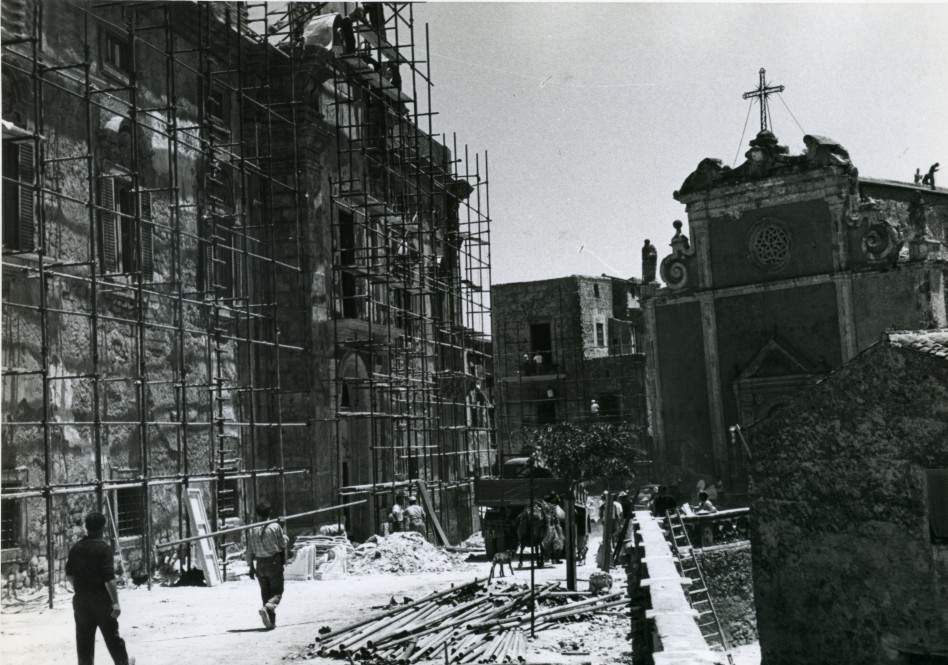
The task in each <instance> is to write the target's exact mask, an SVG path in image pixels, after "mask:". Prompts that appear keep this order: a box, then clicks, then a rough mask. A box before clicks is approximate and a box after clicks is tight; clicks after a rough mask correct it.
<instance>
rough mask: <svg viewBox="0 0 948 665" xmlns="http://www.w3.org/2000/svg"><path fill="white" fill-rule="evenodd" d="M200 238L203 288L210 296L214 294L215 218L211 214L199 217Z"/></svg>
mask: <svg viewBox="0 0 948 665" xmlns="http://www.w3.org/2000/svg"><path fill="white" fill-rule="evenodd" d="M199 220H200V221H199V224H200V233H199V234H198V235H199V237H200V244H199V249H200V252H201V257H200V262H201V264H202V265H201V280H202V281H201V287H202V288H203V290H204V291H205V292H206V293H207V294H208V295H212V294H213V293H214V243H213V240H212V236H213V235H214V217H213V215H212V214H210V213H203V212H202V214H200V215H199Z"/></svg>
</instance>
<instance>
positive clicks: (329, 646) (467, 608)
mask: <svg viewBox="0 0 948 665" xmlns="http://www.w3.org/2000/svg"><path fill="white" fill-rule="evenodd" d="M559 584H560V583H559V582H551V583H550V584H547V585H545V586H542V587H537V588H536V590H535V592H534V594H533V604H535V605H536V607H535V610H534V621H535V626H536V630H543V629H544V628H548V627H550V626H553V625H555V624H557V623H559V622H562V621H571V620H576V619H578V618H579V617H580V616H584V615H585V616H588V615H589V614H592V613H595V612H601V611H603V610H609V609H617V608H619V607H627V606H628V603H629V599H628V598H627V597H626V595H625V592H624V591H619V592H616V593H611V594H608V595H605V596H595V597H589V594H588V593H582V592H581V593H576V592H568V591H562V590H559ZM575 598H579V600H576V601H574V600H573V599H575ZM531 604H532V603H531V591H530V588H529V586H527V585H525V584H516V583H513V584H499V585H491V586H488V585H487V584H486V583H485V580H483V579H480V580H474V581H473V582H471V583H469V584H465V585H462V586H459V587H456V588H451V589H448V590H447V591H440V592H437V593H433V594H431V595H429V596H426V597H425V598H422V599H421V600H416V601H410V600H409V599H407V598H406V599H405V602H404V604H398V603H397V602H396V601H395V599H394V598H393V599H392V603H391V605H392V607H391V608H390V609H388V610H386V611H384V612H382V613H381V614H376V615H375V616H372V617H369V618H367V619H363V620H362V621H359V622H357V623H354V624H350V625H348V626H345V627H344V628H340V629H338V630H331V629H330V628H329V627H324V628H322V629H320V635H319V636H318V637H317V640H316V642H315V643H314V644H312V645H310V647H309V649H308V653H307V657H315V656H320V657H335V658H340V659H345V660H348V661H349V662H350V663H353V662H354V661H356V660H359V661H362V662H363V663H364V664H365V665H394V664H396V663H399V664H401V663H415V662H418V661H420V660H430V659H434V658H437V659H441V658H442V656H443V657H444V659H445V660H446V661H447V662H451V663H488V662H490V663H518V662H520V663H522V662H524V661H525V659H526V649H527V636H526V635H527V632H529V629H530V608H531Z"/></svg>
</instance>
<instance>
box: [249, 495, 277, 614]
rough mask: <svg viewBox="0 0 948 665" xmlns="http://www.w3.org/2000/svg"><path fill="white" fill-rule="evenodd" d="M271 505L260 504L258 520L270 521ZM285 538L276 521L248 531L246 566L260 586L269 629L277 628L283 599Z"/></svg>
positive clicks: (251, 576) (262, 608) (262, 611)
mask: <svg viewBox="0 0 948 665" xmlns="http://www.w3.org/2000/svg"><path fill="white" fill-rule="evenodd" d="M271 511H272V508H271V506H270V502H269V501H266V500H263V501H261V502H260V503H258V504H257V519H258V520H259V521H261V522H262V521H264V520H268V519H270V513H271ZM285 549H286V535H284V533H283V528H282V527H281V526H280V525H279V524H278V523H277V522H270V523H269V524H264V525H263V526H255V527H253V528H252V529H250V530H249V531H248V532H247V563H248V564H250V579H254V578H257V581H258V582H259V583H260V597H261V598H262V599H263V607H261V608H260V610H259V612H260V619H261V620H262V621H263V625H264V626H266V627H267V629H268V630H272V629H273V628H275V627H276V608H277V605H279V604H280V600H281V599H282V598H283V564H284V563H285V562H286V553H285Z"/></svg>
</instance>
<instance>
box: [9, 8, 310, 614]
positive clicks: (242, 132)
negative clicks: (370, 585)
mask: <svg viewBox="0 0 948 665" xmlns="http://www.w3.org/2000/svg"><path fill="white" fill-rule="evenodd" d="M10 4H11V5H16V6H15V7H13V10H17V9H19V10H21V11H20V13H19V14H16V13H15V11H14V12H13V14H14V15H13V16H12V18H13V19H14V20H13V21H10V20H6V19H10V18H11V16H8V15H7V11H6V10H7V8H8V5H7V3H4V8H5V15H4V19H5V21H4V26H3V27H4V33H3V72H4V86H5V88H7V89H5V90H4V96H5V97H7V95H8V94H10V95H12V97H13V100H12V102H11V105H10V106H11V109H12V111H11V113H10V114H9V116H10V117H8V113H7V108H6V106H7V105H6V104H5V109H4V111H5V113H4V115H5V118H4V128H3V129H4V140H3V143H4V145H3V148H4V155H5V161H4V175H3V183H4V194H5V195H9V194H12V195H13V196H12V197H8V196H5V197H4V198H5V207H4V251H3V276H4V293H3V296H4V298H3V392H4V406H5V410H6V413H5V414H4V422H3V425H2V426H3V441H4V451H3V452H4V462H5V464H4V478H3V481H4V482H3V509H4V525H5V529H4V540H5V542H4V547H5V548H10V547H15V548H16V549H17V550H18V552H19V553H20V555H19V556H20V558H21V559H22V560H23V562H24V563H23V565H24V566H25V565H27V564H26V563H25V562H30V561H31V559H33V561H35V560H36V559H35V558H34V557H40V558H42V557H44V556H45V561H46V571H47V573H48V574H47V575H46V583H47V584H48V588H49V603H50V606H52V603H53V598H54V592H55V580H56V578H57V577H58V576H59V574H60V573H61V570H59V567H61V565H62V560H63V558H64V555H65V551H66V549H67V548H68V546H69V544H70V542H69V541H70V538H69V536H70V535H71V534H74V529H75V527H76V526H77V525H78V524H81V516H82V514H83V513H84V512H86V511H88V510H89V509H91V508H93V507H94V508H96V509H98V510H103V508H104V507H107V509H108V512H109V516H110V518H111V520H112V521H113V522H114V523H115V524H116V526H117V528H116V529H115V531H114V533H115V534H116V539H117V540H119V541H122V542H116V543H115V544H116V545H117V546H124V547H126V548H132V549H135V550H138V551H140V552H142V553H144V554H143V556H142V557H141V559H142V561H141V564H140V572H141V574H143V576H145V577H146V578H147V580H148V584H149V586H150V584H151V580H152V575H153V573H154V566H155V563H156V562H155V560H154V559H153V556H151V554H150V553H151V552H153V547H154V545H155V543H156V541H157V540H159V539H162V538H165V539H167V538H172V537H177V538H184V537H186V536H187V535H188V534H189V533H190V524H189V521H188V518H187V515H186V513H185V512H184V506H185V501H183V500H182V495H185V496H186V491H187V488H188V487H194V486H197V487H204V488H206V489H207V491H208V494H209V499H210V505H211V517H212V519H213V521H214V523H215V524H218V525H221V524H224V523H226V520H227V519H228V518H232V517H242V518H244V519H246V518H247V517H248V516H249V515H251V514H252V512H251V511H252V506H253V505H254V503H255V502H256V500H257V497H258V495H263V494H264V493H265V494H266V495H267V496H269V497H271V498H272V499H274V504H275V508H276V509H277V510H279V511H280V513H281V514H285V510H286V505H285V504H286V501H285V489H286V483H287V480H288V478H289V477H293V476H300V475H304V474H308V472H309V468H306V467H305V466H299V467H290V466H287V465H285V463H284V436H286V433H287V432H292V431H300V430H310V429H311V427H312V424H311V423H309V422H307V421H306V420H305V419H292V418H287V417H285V415H284V409H283V402H284V400H286V399H287V398H288V396H289V397H290V398H293V397H294V396H295V393H294V392H293V391H294V390H298V389H297V388H288V387H286V386H284V385H283V383H282V381H281V378H282V375H283V373H284V372H285V368H286V367H287V366H289V365H290V364H291V363H293V362H300V361H301V360H303V358H305V350H306V349H305V346H304V345H303V344H304V342H305V340H304V339H299V340H294V339H287V337H286V336H285V335H284V336H281V324H282V323H283V322H284V321H285V320H287V319H288V318H291V317H293V316H300V315H302V306H301V302H300V301H299V293H300V289H299V288H292V285H297V286H298V284H299V282H300V252H299V247H298V243H296V242H295V241H293V243H290V244H292V245H293V246H292V247H287V242H286V240H285V238H287V237H289V238H298V237H299V233H298V228H299V223H300V210H301V208H302V205H303V196H304V193H303V192H302V190H301V187H300V183H299V180H298V177H299V176H298V174H299V169H298V168H296V166H295V164H293V163H292V157H291V163H289V164H287V163H286V161H285V159H284V158H283V157H282V155H281V152H282V151H283V150H284V149H286V148H289V151H290V154H291V156H295V155H298V154H299V139H298V136H299V123H298V121H297V118H296V113H297V106H298V105H297V101H296V96H295V91H294V90H292V89H290V90H288V91H287V90H284V91H283V95H282V96H281V97H280V98H279V100H277V99H275V98H273V97H272V96H271V91H272V88H271V85H270V84H271V80H270V74H271V71H274V70H276V69H277V68H278V67H279V68H289V69H291V70H292V68H293V66H294V64H293V63H294V62H295V60H296V59H297V54H296V53H295V52H294V48H293V45H292V42H291V41H290V40H284V41H285V43H284V44H281V45H279V47H278V46H277V45H275V44H274V42H279V41H280V39H281V34H282V33H281V32H280V28H279V26H275V25H274V24H275V23H280V22H281V21H282V19H283V17H281V16H277V15H275V13H274V11H273V10H272V8H270V7H269V6H267V5H266V4H265V3H255V4H254V3H248V4H246V5H240V4H238V3H117V2H104V3H95V4H93V3H89V2H74V3H73V2H65V1H63V2H54V3H40V2H31V3H27V2H21V3H10ZM254 17H255V18H254ZM284 23H285V22H284ZM283 32H284V33H285V32H288V29H284V30H283ZM275 61H278V62H275ZM289 80H290V82H292V81H293V80H294V79H293V76H292V75H290V76H289ZM8 99H10V98H9V97H8ZM21 107H22V110H21ZM277 137H279V138H277ZM10 155H16V156H17V158H18V160H17V161H18V165H19V168H18V169H8V168H7V157H8V156H10ZM287 199H288V200H289V201H288V202H286V200H287ZM7 200H9V203H8V201H7ZM278 201H279V202H280V203H279V206H278V205H277V202H278ZM288 211H289V212H288ZM287 217H289V219H287ZM275 220H279V222H277V221H275ZM8 227H9V233H8ZM288 285H289V288H288ZM39 442H41V445H37V444H38V443H39ZM89 453H91V457H92V463H91V467H90V465H88V464H84V463H83V461H82V458H83V457H85V456H88V454H89ZM10 460H16V461H17V467H16V468H12V467H11V466H10V465H9V462H10ZM37 470H39V472H40V473H41V474H42V477H37V473H36V471H37ZM109 497H112V500H111V501H109V500H108V499H109ZM113 508H114V511H115V512H113ZM251 521H252V520H251ZM38 525H42V526H41V527H40V528H38V529H37V527H38ZM34 529H36V531H35V532H34ZM127 538H132V541H131V542H129V541H128V540H127ZM178 556H179V557H181V558H182V566H183V565H184V561H183V559H186V558H187V557H188V552H187V549H186V548H185V549H183V550H181V551H179V553H178ZM4 561H5V562H7V559H6V558H5V559H4ZM29 565H30V568H31V571H30V575H31V577H33V574H34V573H35V572H37V571H36V570H34V568H35V564H34V563H30V564H29ZM41 567H42V566H41ZM38 572H39V573H42V572H43V571H42V569H40V570H39V571H38Z"/></svg>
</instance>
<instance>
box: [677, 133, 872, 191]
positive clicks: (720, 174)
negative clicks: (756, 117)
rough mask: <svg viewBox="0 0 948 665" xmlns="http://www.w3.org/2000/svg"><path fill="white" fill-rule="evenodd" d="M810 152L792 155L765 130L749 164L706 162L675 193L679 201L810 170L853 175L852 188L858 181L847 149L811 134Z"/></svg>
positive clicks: (754, 142)
mask: <svg viewBox="0 0 948 665" xmlns="http://www.w3.org/2000/svg"><path fill="white" fill-rule="evenodd" d="M803 142H804V144H806V152H805V153H804V154H802V155H790V154H789V149H788V148H787V147H786V146H783V145H780V142H779V141H778V140H777V137H776V136H775V135H774V133H773V132H771V131H770V130H766V129H765V130H762V131H760V132H758V134H757V136H756V137H754V138H753V139H752V140H751V141H750V149H749V150H748V151H747V152H746V153H744V156H745V158H746V161H745V162H744V163H743V164H741V165H740V166H738V167H737V168H734V169H731V168H728V167H727V166H723V165H722V164H721V160H719V159H703V160H701V162H700V163H699V164H698V168H696V169H695V170H694V171H693V172H692V173H691V175H689V176H688V177H687V178H685V182H684V183H682V185H681V188H680V189H679V190H678V191H676V192H675V193H674V197H675V199H677V200H679V201H680V200H682V197H686V196H688V195H689V194H693V193H695V192H700V191H704V190H707V189H711V188H712V187H715V186H718V185H727V184H738V183H741V182H746V181H750V180H756V179H759V178H764V177H768V176H771V175H783V174H787V173H796V172H800V171H805V170H807V169H816V168H823V167H826V166H834V167H838V168H840V169H842V170H843V171H844V172H845V173H847V174H849V175H850V180H851V182H852V184H851V188H852V189H853V190H854V188H855V184H856V182H857V180H856V175H857V171H856V168H855V167H854V166H853V165H852V162H850V160H849V153H848V152H847V151H846V149H845V148H844V147H843V146H842V145H840V144H839V143H837V142H836V141H834V140H833V139H830V138H827V137H825V136H817V135H815V134H808V135H807V136H804V137H803Z"/></svg>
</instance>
